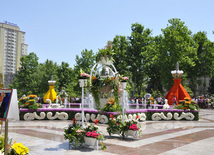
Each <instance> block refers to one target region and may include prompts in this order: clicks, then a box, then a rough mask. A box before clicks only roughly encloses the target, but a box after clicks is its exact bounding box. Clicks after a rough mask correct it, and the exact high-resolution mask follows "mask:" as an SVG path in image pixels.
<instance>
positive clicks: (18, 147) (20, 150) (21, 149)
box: [11, 141, 29, 155]
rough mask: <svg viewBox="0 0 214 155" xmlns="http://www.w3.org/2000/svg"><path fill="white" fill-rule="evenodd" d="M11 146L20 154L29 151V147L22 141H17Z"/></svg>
mask: <svg viewBox="0 0 214 155" xmlns="http://www.w3.org/2000/svg"><path fill="white" fill-rule="evenodd" d="M11 148H12V149H13V150H14V152H15V153H16V154H18V155H25V154H28V153H29V149H28V148H27V147H26V146H24V145H23V144H22V143H16V141H15V142H14V144H13V145H12V147H11Z"/></svg>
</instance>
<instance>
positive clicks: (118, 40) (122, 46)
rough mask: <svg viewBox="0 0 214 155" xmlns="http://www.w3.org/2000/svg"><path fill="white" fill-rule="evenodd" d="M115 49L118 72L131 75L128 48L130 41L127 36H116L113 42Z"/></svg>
mask: <svg viewBox="0 0 214 155" xmlns="http://www.w3.org/2000/svg"><path fill="white" fill-rule="evenodd" d="M112 45H113V50H114V55H113V59H114V62H113V64H114V66H115V68H116V69H117V71H118V73H119V74H121V75H124V76H129V70H128V64H127V59H128V57H129V56H128V55H127V49H128V45H129V42H128V40H127V39H126V37H125V36H116V37H115V38H114V39H113V42H112Z"/></svg>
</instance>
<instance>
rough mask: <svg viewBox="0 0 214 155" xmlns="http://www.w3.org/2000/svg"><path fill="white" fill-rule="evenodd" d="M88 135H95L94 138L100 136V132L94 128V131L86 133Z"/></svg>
mask: <svg viewBox="0 0 214 155" xmlns="http://www.w3.org/2000/svg"><path fill="white" fill-rule="evenodd" d="M86 136H87V137H93V138H97V137H98V136H99V134H98V133H96V131H95V130H94V131H93V132H90V131H89V132H87V133H86Z"/></svg>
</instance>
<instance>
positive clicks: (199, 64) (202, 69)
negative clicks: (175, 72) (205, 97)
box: [188, 32, 214, 94]
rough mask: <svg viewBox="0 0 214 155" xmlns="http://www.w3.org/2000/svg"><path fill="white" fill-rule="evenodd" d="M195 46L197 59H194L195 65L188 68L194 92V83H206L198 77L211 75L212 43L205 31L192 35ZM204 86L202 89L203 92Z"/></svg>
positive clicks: (213, 53) (213, 51) (213, 52)
mask: <svg viewBox="0 0 214 155" xmlns="http://www.w3.org/2000/svg"><path fill="white" fill-rule="evenodd" d="M193 40H194V42H195V48H196V50H197V59H195V64H196V65H195V66H194V67H190V68H189V76H188V77H189V78H190V85H189V86H190V87H191V89H192V90H193V92H194V94H195V92H196V85H197V84H198V85H199V84H203V85H204V86H205V85H206V84H205V82H206V81H200V79H199V78H200V77H204V79H205V77H207V76H212V71H213V66H214V63H213V59H214V49H213V47H214V46H213V43H212V42H211V41H210V40H208V38H207V34H206V32H198V33H196V34H195V35H193ZM205 90H206V88H204V89H203V92H204V94H205V93H206V92H205Z"/></svg>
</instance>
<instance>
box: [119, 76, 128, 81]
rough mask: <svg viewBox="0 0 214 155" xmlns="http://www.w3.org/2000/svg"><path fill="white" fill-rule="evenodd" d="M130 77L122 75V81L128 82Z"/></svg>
mask: <svg viewBox="0 0 214 155" xmlns="http://www.w3.org/2000/svg"><path fill="white" fill-rule="evenodd" d="M128 79H129V78H128V77H123V76H120V81H121V82H127V81H128Z"/></svg>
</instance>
